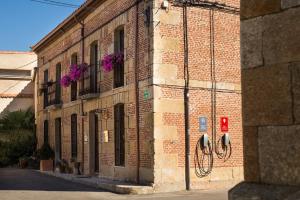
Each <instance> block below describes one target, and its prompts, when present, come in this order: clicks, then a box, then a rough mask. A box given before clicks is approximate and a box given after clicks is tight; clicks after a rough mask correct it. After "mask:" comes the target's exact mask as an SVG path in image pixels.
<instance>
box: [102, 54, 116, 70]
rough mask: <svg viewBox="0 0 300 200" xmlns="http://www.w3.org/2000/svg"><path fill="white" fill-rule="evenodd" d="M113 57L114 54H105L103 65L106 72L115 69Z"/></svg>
mask: <svg viewBox="0 0 300 200" xmlns="http://www.w3.org/2000/svg"><path fill="white" fill-rule="evenodd" d="M113 58H114V56H113V55H112V54H111V55H106V56H104V58H103V60H102V66H103V70H104V71H105V72H110V71H111V70H112V69H113Z"/></svg>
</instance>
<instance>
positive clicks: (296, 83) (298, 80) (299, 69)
mask: <svg viewBox="0 0 300 200" xmlns="http://www.w3.org/2000/svg"><path fill="white" fill-rule="evenodd" d="M290 70H291V74H292V83H293V93H292V94H293V98H294V101H293V106H294V108H293V112H294V117H295V123H296V124H299V123H300V63H292V64H290Z"/></svg>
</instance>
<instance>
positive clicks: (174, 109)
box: [154, 99, 184, 113]
mask: <svg viewBox="0 0 300 200" xmlns="http://www.w3.org/2000/svg"><path fill="white" fill-rule="evenodd" d="M154 112H166V113H183V112H184V104H183V100H173V99H162V100H156V101H154Z"/></svg>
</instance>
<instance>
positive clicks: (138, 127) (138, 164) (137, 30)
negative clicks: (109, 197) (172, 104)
mask: <svg viewBox="0 0 300 200" xmlns="http://www.w3.org/2000/svg"><path fill="white" fill-rule="evenodd" d="M139 2H140V1H139V0H138V1H137V2H136V25H135V68H134V79H135V112H136V139H137V164H136V165H137V170H136V182H137V183H140V112H139V109H140V105H139V80H138V75H139V74H138V68H139V50H138V48H139V37H138V36H139Z"/></svg>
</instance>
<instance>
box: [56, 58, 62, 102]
mask: <svg viewBox="0 0 300 200" xmlns="http://www.w3.org/2000/svg"><path fill="white" fill-rule="evenodd" d="M55 75H56V81H55V104H60V103H61V85H60V79H61V63H58V64H57V65H56V74H55Z"/></svg>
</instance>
